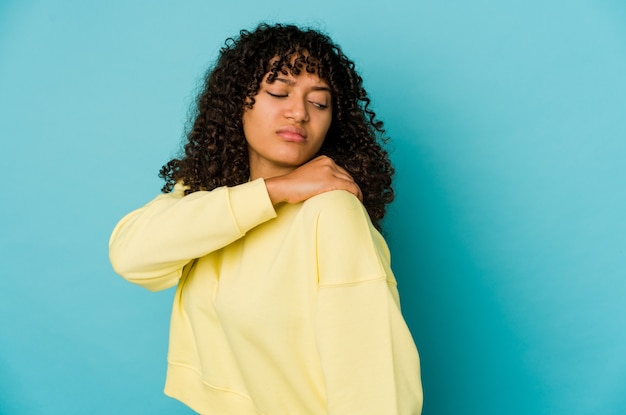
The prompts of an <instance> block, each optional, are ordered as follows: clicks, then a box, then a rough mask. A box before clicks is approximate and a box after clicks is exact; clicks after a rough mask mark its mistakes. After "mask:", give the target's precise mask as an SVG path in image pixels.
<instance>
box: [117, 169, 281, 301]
mask: <svg viewBox="0 0 626 415" xmlns="http://www.w3.org/2000/svg"><path fill="white" fill-rule="evenodd" d="M183 194H184V188H183V187H182V186H181V185H176V187H175V189H174V191H173V192H172V193H169V194H163V195H159V196H158V197H156V198H155V199H154V200H152V201H151V202H150V203H148V204H147V205H145V206H144V207H142V208H140V209H137V210H135V211H133V212H131V213H129V214H128V215H126V216H125V217H124V218H123V219H122V220H121V221H120V222H119V223H118V224H117V226H116V227H115V229H114V230H113V233H112V235H111V239H110V241H109V256H110V259H111V264H112V265H113V268H114V269H115V271H116V272H117V273H118V274H120V275H122V276H123V277H124V278H126V279H128V280H129V281H131V282H134V283H137V284H140V285H142V286H144V287H146V288H148V289H150V290H152V291H156V290H161V289H165V288H169V287H171V286H173V285H175V284H176V283H177V282H178V279H179V278H180V276H181V274H182V269H183V267H184V266H185V265H186V264H187V263H189V262H190V261H191V260H193V259H195V258H199V257H202V256H204V255H207V254H209V253H211V252H213V251H215V250H217V249H220V248H222V247H224V246H226V245H228V244H230V243H232V242H233V241H235V240H237V239H239V238H241V237H242V236H243V235H245V233H246V232H247V231H248V230H250V229H252V228H254V227H255V226H258V225H259V224H261V223H263V222H265V221H267V220H269V219H272V218H273V217H275V216H276V212H275V211H274V208H273V206H272V203H271V201H270V199H269V196H268V193H267V189H266V187H265V183H264V181H263V180H262V179H259V180H255V181H252V182H249V183H245V184H242V185H239V186H234V187H222V188H218V189H215V190H213V191H210V192H204V191H199V192H195V193H192V194H190V195H188V196H184V197H183Z"/></svg>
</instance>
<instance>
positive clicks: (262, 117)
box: [110, 24, 422, 415]
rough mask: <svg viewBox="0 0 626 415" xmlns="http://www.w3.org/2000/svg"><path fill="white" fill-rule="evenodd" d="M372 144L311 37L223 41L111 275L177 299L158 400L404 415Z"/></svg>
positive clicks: (416, 394) (246, 412) (399, 333)
mask: <svg viewBox="0 0 626 415" xmlns="http://www.w3.org/2000/svg"><path fill="white" fill-rule="evenodd" d="M382 132H383V129H382V123H381V122H379V121H377V120H376V118H375V114H374V112H373V111H371V110H370V109H369V98H368V96H367V94H366V92H365V90H364V89H363V87H362V80H361V78H360V77H359V75H358V74H357V73H356V71H355V69H354V64H353V63H352V62H351V61H350V60H349V59H348V58H347V57H346V56H345V55H344V54H343V52H342V51H341V50H340V48H339V47H338V46H337V45H335V44H333V43H332V41H331V40H330V39H329V38H328V37H327V36H325V35H323V34H321V33H319V32H317V31H314V30H303V29H300V28H298V27H295V26H291V25H272V26H270V25H266V24H262V25H260V26H259V27H257V28H256V29H255V30H254V31H252V32H248V31H242V32H241V33H240V35H239V36H238V37H237V38H236V39H228V40H227V42H226V45H225V47H224V48H222V50H221V54H220V57H219V59H218V61H217V63H216V65H215V67H214V68H213V69H212V70H211V71H210V72H209V74H208V76H207V79H206V83H205V86H204V90H203V92H202V93H201V94H200V96H199V97H198V100H197V112H196V115H195V120H194V122H193V125H192V126H191V128H190V131H189V132H188V142H187V143H186V145H185V149H184V150H185V151H184V155H182V156H181V157H180V158H177V159H174V160H171V161H170V162H169V163H167V164H166V165H165V166H164V167H163V169H162V170H161V177H163V178H164V179H165V186H164V188H163V192H164V193H163V194H161V195H159V196H157V197H156V198H155V199H154V200H152V201H151V202H150V203H148V204H147V205H145V206H144V207H142V208H140V209H138V210H135V211H133V212H131V213H130V214H128V215H127V216H125V217H124V218H123V219H122V220H121V221H120V222H119V223H118V225H117V226H116V228H115V229H114V231H113V234H112V236H111V241H110V257H111V262H112V264H113V267H114V269H115V270H116V272H118V273H119V274H121V275H122V276H123V277H124V278H126V279H127V280H129V281H131V282H133V283H136V284H139V285H141V286H144V287H146V288H147V289H149V290H162V289H165V288H169V287H172V286H174V285H177V291H176V295H175V298H174V306H173V310H172V318H171V323H170V324H171V326H170V347H169V354H168V371H167V380H166V386H165V393H166V394H167V395H169V396H171V397H173V398H176V399H179V400H180V401H182V402H184V403H185V404H186V405H188V406H189V407H191V408H192V409H194V410H195V411H197V412H199V413H202V414H220V415H222V414H237V415H252V414H255V415H257V414H266V415H270V414H281V415H284V414H339V415H364V414H376V415H391V414H419V413H420V412H421V407H422V389H421V381H420V369H419V358H418V354H417V350H416V348H415V345H414V342H413V340H412V337H411V334H410V333H409V330H408V328H407V326H406V324H405V321H404V319H403V317H402V314H401V312H400V305H399V299H398V292H397V289H396V281H395V279H394V276H393V273H392V271H391V269H390V265H389V262H390V260H389V251H388V248H387V245H386V243H385V241H384V239H383V238H382V236H381V234H380V233H379V232H378V230H377V228H378V227H379V223H380V220H381V219H382V218H383V216H384V213H385V205H386V204H388V203H389V202H391V200H392V199H393V192H392V189H391V176H392V174H393V169H392V167H391V165H390V163H389V159H388V157H387V153H386V151H385V150H384V149H383V148H382V147H381V145H380V144H379V142H378V141H377V136H379V135H381V134H382Z"/></svg>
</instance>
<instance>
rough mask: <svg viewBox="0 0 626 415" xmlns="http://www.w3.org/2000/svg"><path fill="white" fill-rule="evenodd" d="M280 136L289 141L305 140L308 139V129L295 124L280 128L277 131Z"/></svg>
mask: <svg viewBox="0 0 626 415" xmlns="http://www.w3.org/2000/svg"><path fill="white" fill-rule="evenodd" d="M276 134H278V135H279V136H280V137H282V138H283V139H284V140H287V141H294V142H304V141H306V137H307V134H306V130H304V129H303V128H300V127H296V126H293V125H290V126H287V127H283V128H280V129H278V130H277V131H276Z"/></svg>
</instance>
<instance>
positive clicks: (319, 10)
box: [0, 0, 626, 415]
mask: <svg viewBox="0 0 626 415" xmlns="http://www.w3.org/2000/svg"><path fill="white" fill-rule="evenodd" d="M215 3H217V4H215ZM261 20H268V21H288V22H296V23H301V24H310V25H313V26H314V27H316V28H319V29H322V30H324V31H327V32H328V33H329V34H330V35H331V36H332V37H333V38H334V39H335V40H336V41H337V42H338V43H339V44H340V45H341V46H342V47H343V48H344V50H345V52H346V53H347V54H348V55H349V56H350V57H351V58H353V59H354V60H355V61H356V63H357V66H358V68H359V69H360V70H361V72H362V74H363V75H364V79H365V84H366V87H367V88H368V90H369V92H370V94H371V96H372V98H373V105H374V109H375V110H376V111H377V112H378V114H379V115H380V117H381V118H382V119H383V120H384V121H385V122H386V126H387V128H388V132H389V135H390V136H391V137H392V138H393V141H392V144H391V145H392V148H393V153H392V158H393V160H394V162H395V164H396V167H397V180H396V188H397V199H396V202H395V203H394V204H393V206H392V208H391V210H390V213H389V215H388V217H387V219H386V223H385V225H386V228H387V235H388V241H389V244H390V246H391V249H392V255H393V264H394V269H395V271H396V274H397V278H398V280H399V283H400V287H401V288H400V289H401V295H402V301H403V309H404V313H405V315H406V319H407V321H408V323H409V325H410V327H411V330H412V332H413V335H414V337H415V341H416V343H417V345H418V347H419V349H420V352H421V356H422V364H423V381H424V392H425V407H424V414H425V415H438V414H443V415H458V414H481V415H502V414H512V415H517V414H533V415H538V414H567V415H577V414H604V415H610V414H623V413H626V353H625V350H626V330H625V327H626V325H625V321H626V300H625V298H626V279H625V277H626V193H625V191H624V190H625V189H624V184H625V180H624V179H625V178H626V162H625V158H626V114H625V113H626V3H624V2H623V1H621V0H613V1H611V0H593V1H592V0H588V1H582V0H567V1H566V0H554V1H550V2H545V1H539V0H526V1H514V0H508V1H495V0H494V1H487V0H471V1H452V0H443V1H442V0H437V1H436V0H414V1H409V0H407V1H401V0H386V1H378V2H376V3H375V4H371V5H368V4H367V2H361V1H351V2H350V1H344V2H336V1H333V0H320V1H317V2H303V3H294V2H269V4H268V2H257V1H253V0H245V1H244V0H231V1H226V2H209V1H200V0H195V1H181V2H178V1H134V2H133V1H127V0H114V1H107V2H85V1H79V0H75V1H72V0H56V1H7V0H3V1H0V139H1V144H0V146H1V147H0V154H1V155H2V161H1V166H2V170H3V172H4V185H3V191H2V203H1V204H0V229H1V236H0V238H1V246H0V252H1V255H2V260H1V261H0V295H1V296H2V299H1V301H0V413H1V414H10V415H14V414H15V415H17V414H38V415H39V414H168V415H171V414H190V413H191V411H190V410H188V409H186V408H185V407H184V406H183V405H181V404H179V403H178V402H176V401H174V400H171V399H169V398H167V397H165V396H164V395H163V394H162V387H163V381H164V374H165V357H166V349H167V331H168V319H169V311H170V303H171V300H172V295H173V292H172V291H171V290H169V291H165V292H160V293H156V294H153V293H149V292H147V291H144V290H142V289H141V288H138V287H135V286H133V285H131V284H128V283H127V282H125V281H123V280H122V279H121V278H119V277H117V276H116V275H115V274H114V273H113V271H112V270H111V268H110V265H109V263H108V258H107V242H108V237H109V234H110V231H111V229H112V228H113V226H114V225H115V223H116V222H117V220H118V219H120V218H121V217H122V216H123V215H124V214H125V213H127V212H128V211H130V210H131V209H134V208H135V207H138V206H140V205H142V204H144V203H145V202H147V201H148V200H149V199H151V198H152V197H154V196H155V195H156V194H157V193H158V192H159V189H160V186H161V183H160V180H159V179H158V178H157V175H156V174H157V171H158V169H159V168H160V166H161V165H162V164H163V163H164V162H166V161H167V160H168V159H169V158H170V157H171V156H172V155H174V154H175V152H176V150H177V147H178V143H179V142H180V140H181V139H182V132H183V126H184V124H185V121H186V119H187V112H188V110H189V108H190V104H191V102H192V101H193V97H194V96H195V94H196V92H197V90H198V85H199V81H200V79H201V78H202V75H203V73H204V71H205V70H206V68H208V67H209V65H210V64H211V62H212V61H213V60H214V59H215V57H216V54H217V51H218V50H219V48H220V46H221V45H222V43H223V41H224V39H225V38H226V37H228V36H231V35H234V34H236V33H237V32H238V30H239V29H241V28H252V27H254V26H255V25H256V23H257V22H259V21H261Z"/></svg>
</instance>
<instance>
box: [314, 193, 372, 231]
mask: <svg viewBox="0 0 626 415" xmlns="http://www.w3.org/2000/svg"><path fill="white" fill-rule="evenodd" d="M303 209H304V210H306V211H308V212H311V213H314V214H317V215H318V216H321V217H323V218H324V220H325V221H335V220H339V221H344V220H348V221H350V222H358V223H360V224H361V225H362V226H369V225H370V222H369V216H368V214H367V211H366V210H365V207H364V206H363V204H362V203H361V201H360V200H359V199H357V197H356V196H354V195H353V194H352V193H350V192H347V191H345V190H332V191H330V192H325V193H321V194H319V195H317V196H314V197H312V198H310V199H308V200H306V201H305V202H304V204H303Z"/></svg>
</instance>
